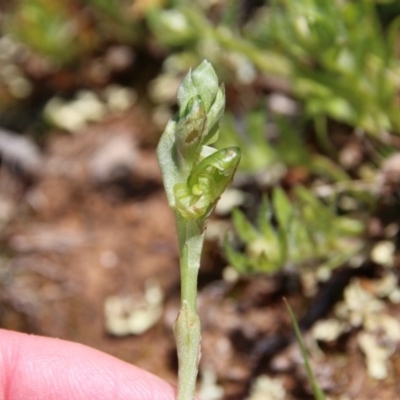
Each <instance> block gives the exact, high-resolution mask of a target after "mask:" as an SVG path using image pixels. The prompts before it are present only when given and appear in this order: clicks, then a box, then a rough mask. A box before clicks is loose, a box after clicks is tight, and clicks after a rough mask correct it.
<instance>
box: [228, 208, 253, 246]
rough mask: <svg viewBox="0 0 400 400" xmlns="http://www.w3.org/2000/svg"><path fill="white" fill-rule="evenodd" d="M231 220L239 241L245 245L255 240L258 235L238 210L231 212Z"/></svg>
mask: <svg viewBox="0 0 400 400" xmlns="http://www.w3.org/2000/svg"><path fill="white" fill-rule="evenodd" d="M232 220H233V224H234V225H235V229H236V232H237V234H238V235H239V237H240V239H242V240H243V241H244V242H246V243H251V242H253V241H255V240H257V238H258V237H259V233H258V232H257V230H256V229H255V228H254V227H253V225H252V224H251V223H250V222H249V221H248V220H247V218H246V217H245V216H244V214H243V213H242V212H241V211H240V210H237V209H236V210H234V211H233V214H232Z"/></svg>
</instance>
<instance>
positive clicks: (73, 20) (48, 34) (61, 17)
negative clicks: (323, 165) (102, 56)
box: [6, 0, 96, 64]
mask: <svg viewBox="0 0 400 400" xmlns="http://www.w3.org/2000/svg"><path fill="white" fill-rule="evenodd" d="M6 22H7V23H6V31H8V32H10V33H12V34H13V35H15V36H16V37H17V38H18V39H19V40H20V41H22V42H23V43H25V44H27V45H28V46H29V47H30V48H31V49H32V50H34V51H36V52H38V53H39V54H42V55H44V56H48V57H50V58H51V59H52V60H53V61H55V62H56V63H57V64H62V63H66V62H69V61H71V60H73V59H74V58H76V57H77V56H78V55H79V54H81V53H82V52H83V51H85V50H88V49H90V48H93V47H94V45H95V44H96V38H95V36H94V35H93V32H92V31H91V30H90V29H89V30H81V29H82V25H81V24H82V23H83V21H82V20H81V18H80V16H79V15H76V14H75V13H74V11H73V7H72V6H71V4H69V3H68V2H67V3H64V2H60V1H54V2H53V1H48V0H21V1H19V2H18V8H17V9H16V10H15V11H14V12H12V13H11V15H10V17H9V19H8V20H7V21H6Z"/></svg>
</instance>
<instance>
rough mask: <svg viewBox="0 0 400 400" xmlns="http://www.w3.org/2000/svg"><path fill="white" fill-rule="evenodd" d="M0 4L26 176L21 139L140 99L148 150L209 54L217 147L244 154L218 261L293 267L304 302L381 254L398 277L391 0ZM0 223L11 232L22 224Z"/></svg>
mask: <svg viewBox="0 0 400 400" xmlns="http://www.w3.org/2000/svg"><path fill="white" fill-rule="evenodd" d="M0 12H1V14H0V133H2V132H3V130H4V131H5V132H6V133H7V135H12V139H10V138H11V136H6V137H5V139H4V140H3V142H2V141H1V140H0V157H1V160H2V162H3V164H4V165H5V166H7V165H8V164H10V163H8V160H10V159H11V160H12V162H11V164H10V165H11V168H12V169H14V170H15V168H17V169H18V168H19V170H21V169H22V172H23V173H24V174H27V175H29V174H30V173H31V172H32V171H29V166H28V167H26V165H25V164H24V162H23V159H24V157H25V156H24V155H22V156H21V157H22V160H21V159H20V158H21V157H20V158H18V155H16V156H15V155H14V153H12V152H13V151H14V150H11V153H12V154H11V156H10V154H9V152H10V150H9V148H10V146H8V144H10V143H11V142H12V143H14V142H13V140H14V136H16V137H18V138H20V137H21V136H23V137H25V138H27V139H29V141H30V143H34V144H35V146H38V149H39V151H45V150H46V148H47V146H48V141H49V140H50V138H51V137H52V136H54V135H65V134H68V135H71V136H74V135H76V134H79V133H80V132H82V131H84V129H85V128H86V127H88V126H93V125H98V124H102V123H106V122H107V121H108V120H110V118H113V117H114V116H116V115H117V116H121V115H122V116H123V115H128V114H129V113H130V112H131V111H132V108H133V107H135V105H136V104H140V106H141V107H142V110H143V113H145V115H146V118H148V121H149V122H148V124H149V125H151V126H152V129H150V133H149V134H147V136H146V137H145V138H142V139H141V140H142V141H143V143H144V148H146V149H151V150H153V149H154V148H155V145H156V143H157V141H158V138H159V136H160V134H161V132H162V130H163V127H164V126H165V123H166V122H167V120H168V119H169V118H170V117H171V116H172V115H173V113H174V111H175V110H176V104H175V98H176V97H175V95H176V89H177V87H178V85H179V83H180V80H181V79H182V77H183V75H184V74H185V73H186V72H187V71H188V69H190V68H193V67H195V66H197V65H198V64H199V63H200V62H201V61H202V60H203V59H208V60H209V61H210V62H211V63H212V64H213V66H214V68H215V70H216V71H217V74H218V76H219V79H220V81H222V82H224V83H225V86H226V91H227V101H228V104H227V112H226V115H225V117H224V119H223V123H222V126H221V132H220V139H219V142H218V143H217V146H221V147H224V146H227V145H238V146H240V147H241V148H242V154H243V159H242V162H241V165H240V168H239V171H238V174H237V177H236V178H235V181H234V183H233V185H232V188H231V189H230V190H228V192H227V194H226V195H225V196H224V197H223V198H222V199H221V204H220V205H219V206H218V208H217V210H216V212H217V217H218V218H216V220H215V221H214V223H215V227H218V229H216V230H217V231H218V233H217V236H218V238H219V239H220V240H219V243H220V247H219V249H220V251H221V252H222V254H223V255H222V256H223V258H224V260H225V265H228V264H229V266H230V267H233V268H235V269H236V271H237V272H239V273H240V274H242V275H244V276H253V275H256V276H258V275H259V274H261V275H265V274H267V275H268V276H276V274H283V276H289V277H290V276H293V274H294V275H296V276H298V279H299V280H300V281H301V284H302V285H303V289H304V293H309V294H306V296H309V297H310V296H311V297H312V296H313V294H315V293H316V290H317V289H318V288H319V287H320V284H321V282H326V281H328V280H329V279H330V277H331V276H332V273H333V272H332V271H334V270H336V269H339V270H340V269H343V268H350V269H351V270H352V271H354V270H356V269H357V268H363V267H365V266H366V265H372V264H373V265H374V268H375V267H376V266H378V267H383V268H384V272H383V273H382V274H383V275H382V274H381V275H380V277H382V276H385V277H387V276H391V277H392V279H393V280H394V281H395V282H397V280H398V267H399V265H398V261H397V262H396V260H398V258H396V254H397V252H398V243H399V238H400V235H399V223H400V212H399V210H400V156H399V151H400V136H399V134H400V112H399V111H400V97H399V94H400V92H399V89H400V5H399V3H398V2H397V1H390V0H385V1H379V0H376V1H374V0H359V1H350V0H335V1H320V0H271V1H262V0H241V1H228V0H226V1H225V0H204V1H200V0H198V1H184V0H175V1H173V0H170V1H168V0H136V1H134V0H86V1H83V0H10V1H4V2H2V4H1V5H0ZM0 139H1V138H0ZM4 141H5V142H4ZM4 143H6V144H4ZM18 143H19V142H18ZM16 146H17V147H18V146H19V145H18V144H17V145H16ZM11 147H12V146H11ZM17 153H18V152H17ZM10 157H11V158H10ZM13 157H14V158H13ZM7 163H8V164H7ZM8 166H9V165H8ZM24 168H25V169H26V170H24ZM19 172H20V171H19ZM5 187H6V186H4V185H3V186H1V185H0V188H3V190H4V188H5ZM0 196H1V193H0ZM0 217H1V218H2V221H0V222H1V227H0V229H2V230H3V233H2V234H1V237H2V238H3V239H2V240H3V241H5V239H4V238H5V237H6V234H5V233H4V232H6V230H5V227H6V226H8V224H10V223H12V221H13V218H11V217H10V216H7V213H6V212H5V211H3V212H0ZM218 221H219V222H221V221H223V222H224V224H219V225H217V222H218ZM211 226H212V227H213V226H214V225H213V224H211ZM210 231H211V232H215V229H211V228H210ZM210 236H211V234H210ZM7 251H8V250H5V251H4V253H6V252H7ZM353 273H354V272H352V274H353ZM354 274H355V275H357V273H354ZM290 279H292V278H290ZM290 279H289V280H290ZM347 283H348V282H347ZM347 283H346V284H347ZM346 284H345V285H344V286H346ZM392 289H393V290H395V288H394V287H393V288H392ZM341 290H342V291H343V287H342V289H341ZM385 296H388V294H385ZM385 296H383V297H385ZM397 300H399V299H397ZM397 300H396V301H397ZM335 301H336V300H335ZM396 304H397V303H396ZM306 325H307V324H305V325H304V326H303V328H304V327H305V326H306ZM342 333H343V332H342ZM396 343H397V342H396ZM375 377H376V376H375Z"/></svg>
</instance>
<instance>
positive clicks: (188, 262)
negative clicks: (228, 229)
mask: <svg viewBox="0 0 400 400" xmlns="http://www.w3.org/2000/svg"><path fill="white" fill-rule="evenodd" d="M176 221H177V231H178V241H179V253H180V260H181V262H180V269H181V304H182V307H181V310H180V312H179V315H178V318H177V320H176V322H175V326H174V333H175V338H176V343H177V351H178V363H179V369H178V376H179V379H178V385H179V386H178V396H177V400H193V399H194V395H195V391H196V378H197V373H198V363H199V360H200V339H201V332H200V320H199V317H198V315H197V305H196V298H197V276H198V272H199V268H200V260H201V251H202V248H203V243H204V226H203V224H199V221H186V220H185V219H184V218H183V217H182V216H181V215H180V214H179V213H178V212H176Z"/></svg>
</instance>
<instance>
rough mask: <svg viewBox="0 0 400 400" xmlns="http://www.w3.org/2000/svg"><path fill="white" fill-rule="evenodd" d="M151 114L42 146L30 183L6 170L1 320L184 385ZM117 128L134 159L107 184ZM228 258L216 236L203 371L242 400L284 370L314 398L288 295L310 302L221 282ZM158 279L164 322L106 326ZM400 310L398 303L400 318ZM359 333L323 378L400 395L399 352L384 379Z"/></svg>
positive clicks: (360, 390) (292, 384) (331, 387)
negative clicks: (127, 328)
mask: <svg viewBox="0 0 400 400" xmlns="http://www.w3.org/2000/svg"><path fill="white" fill-rule="evenodd" d="M146 118H147V117H146V112H145V111H144V110H141V109H140V108H138V107H135V108H134V109H133V110H132V111H131V112H130V114H129V117H128V116H124V117H118V118H110V119H109V120H107V121H105V122H104V123H102V124H97V125H93V126H90V127H88V128H86V129H85V130H84V131H82V132H80V133H79V134H75V135H73V134H66V133H63V132H53V133H52V134H51V135H49V136H48V138H47V139H46V140H45V142H44V146H43V149H42V154H43V166H42V169H41V171H40V173H39V174H38V175H37V176H35V177H34V178H33V179H30V180H28V181H26V180H25V178H24V177H22V176H20V175H19V174H18V171H13V170H12V169H11V168H9V167H8V166H7V165H3V166H2V168H1V170H0V171H1V176H0V177H1V191H2V196H3V197H4V198H5V200H4V201H6V204H7V205H8V207H9V208H8V210H9V213H8V216H9V218H8V220H7V223H6V224H5V225H4V226H3V227H2V230H1V244H2V248H3V249H2V253H1V269H0V272H1V274H0V286H1V288H0V290H1V294H0V301H1V304H0V305H1V309H0V326H1V327H3V328H7V329H15V330H18V331H23V332H29V333H35V334H40V335H46V336H51V337H58V338H62V339H67V340H72V341H75V342H79V343H83V344H86V345H89V346H93V347H95V348H98V349H100V350H102V351H105V352H107V353H109V354H112V355H114V356H116V357H118V358H121V359H123V360H126V361H128V362H130V363H134V364H136V365H138V366H140V367H142V368H145V369H147V370H149V371H151V372H153V373H155V374H157V375H159V376H161V377H162V378H164V379H167V380H169V381H171V382H172V383H175V382H176V358H175V345H174V340H173V335H172V324H173V321H174V319H175V317H176V313H177V310H178V307H179V306H178V304H179V271H178V253H177V245H176V237H175V229H174V220H173V215H172V212H171V210H170V209H169V208H168V205H167V201H166V197H165V194H164V191H163V187H162V182H161V178H160V174H159V170H158V165H157V161H156V157H155V151H154V143H155V142H156V139H157V134H159V132H157V131H156V130H154V128H152V127H151V124H148V123H147V122H146ZM116 135H120V136H123V137H124V138H125V139H128V140H129V141H130V142H131V143H132V146H133V147H134V148H135V151H136V155H135V157H136V159H135V162H134V165H133V167H132V169H131V170H128V172H127V173H125V175H123V176H122V178H121V177H119V178H118V179H110V180H109V181H108V182H107V181H103V182H98V181H96V179H94V178H93V174H92V172H91V166H90V165H91V164H90V160H91V159H92V157H93V155H94V154H95V153H96V151H97V149H98V148H99V147H100V146H102V145H104V143H107V141H109V140H110V138H113V137H115V136H116ZM225 266H226V262H225V261H224V259H223V257H222V255H221V250H220V248H219V247H218V244H215V243H213V242H208V243H207V244H206V250H205V256H204V260H203V267H202V268H203V269H202V273H201V276H200V283H201V289H200V297H199V309H200V315H201V319H202V323H203V352H202V354H203V356H202V369H203V371H204V369H207V370H211V371H214V372H215V373H216V376H217V379H218V384H220V385H222V386H223V387H224V389H225V397H224V398H225V399H230V400H233V399H237V400H239V399H244V398H245V396H246V395H245V391H246V388H248V387H249V379H250V376H251V375H252V374H253V373H254V371H258V372H259V373H261V372H263V373H267V374H268V375H269V376H270V377H274V378H279V379H280V380H281V381H282V382H283V385H284V387H285V389H286V392H287V394H286V395H285V397H284V398H285V399H308V398H312V397H311V396H310V391H309V388H308V385H307V383H306V377H305V373H304V369H303V366H302V362H301V358H300V357H299V353H298V350H297V346H296V345H295V344H294V343H293V341H292V340H291V339H290V335H291V329H292V328H291V325H290V321H289V317H288V315H287V313H286V311H285V308H284V306H283V304H282V300H281V299H282V296H283V295H286V296H288V297H289V300H290V301H291V302H292V304H293V305H294V310H295V312H296V314H297V315H298V316H299V317H301V316H302V315H304V313H305V311H306V309H307V307H308V306H309V305H310V304H311V303H312V298H311V299H310V298H305V297H304V296H302V295H301V292H300V291H299V290H297V289H296V285H294V287H292V288H288V286H287V285H286V284H282V277H277V276H257V277H254V278H242V279H240V280H239V281H236V282H235V283H228V282H226V281H224V280H223V279H222V270H223V268H224V267H225ZM365 279H366V278H365ZM150 281H152V282H156V283H157V285H159V286H160V288H161V289H162V291H163V293H164V303H163V309H164V312H163V315H162V317H161V318H160V319H159V321H158V322H157V323H156V324H155V326H153V327H152V328H151V329H149V330H148V331H147V332H145V333H144V334H141V335H128V336H126V337H116V336H113V335H111V334H110V333H107V332H106V329H105V323H104V302H105V299H106V298H107V297H108V296H110V295H124V294H125V295H131V294H132V295H137V296H140V295H141V294H142V293H143V291H144V290H145V286H146V283H148V282H150ZM399 311H400V310H399V307H395V306H393V307H392V309H391V313H392V314H393V315H398V314H399ZM355 334H356V332H354V333H352V332H350V333H349V335H348V336H347V337H346V338H345V339H344V340H343V341H342V342H340V343H335V344H332V346H330V347H329V346H327V347H326V348H325V349H324V353H319V358H318V357H317V359H316V360H314V361H313V365H314V367H315V369H316V372H317V376H318V378H319V379H320V381H321V382H322V386H323V387H324V388H325V389H326V390H327V392H328V393H329V394H330V396H331V398H332V399H361V400H362V399H372V398H373V399H396V398H400V395H399V394H398V393H400V391H399V390H400V388H399V387H398V385H399V383H398V379H396V377H397V376H398V375H399V373H400V357H399V356H398V354H397V353H396V354H395V355H394V356H393V357H392V358H391V361H390V368H389V376H388V378H387V379H385V380H383V381H374V380H372V379H370V378H369V377H368V375H367V373H366V368H365V361H364V357H363V355H362V353H361V352H360V350H359V348H358V346H357V343H356V341H355ZM286 337H288V338H289V339H288V340H287V341H286V342H285V341H283V342H282V341H280V339H279V338H286ZM268 340H269V341H268ZM259 343H262V344H263V346H264V347H263V346H261V345H260V346H259V349H262V348H264V350H263V351H264V353H268V351H269V352H270V354H271V356H270V357H269V358H268V357H267V358H266V360H264V361H263V362H261V363H260V362H259V359H260V357H261V355H262V352H261V350H260V351H259V354H257V351H255V350H254V349H256V348H257V345H258V344H259ZM290 343H291V344H290ZM266 348H267V350H266ZM271 348H272V351H271ZM274 360H275V361H274ZM205 400H207V399H205Z"/></svg>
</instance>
